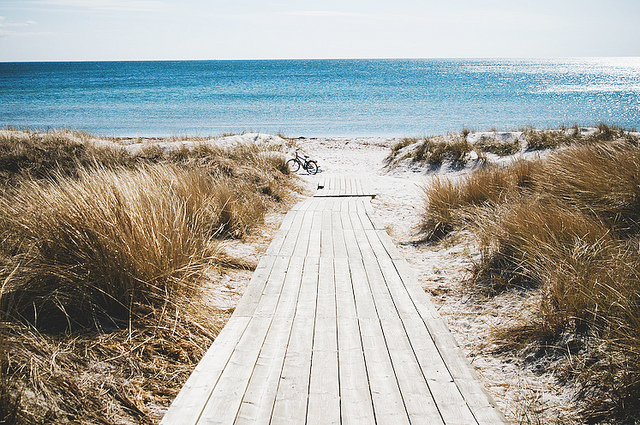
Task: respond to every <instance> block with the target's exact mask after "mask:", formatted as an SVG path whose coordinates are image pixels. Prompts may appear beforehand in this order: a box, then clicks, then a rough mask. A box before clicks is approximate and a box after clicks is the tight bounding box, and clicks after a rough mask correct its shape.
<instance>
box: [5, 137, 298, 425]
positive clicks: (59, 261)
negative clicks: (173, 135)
mask: <svg viewBox="0 0 640 425" xmlns="http://www.w3.org/2000/svg"><path fill="white" fill-rule="evenodd" d="M72 136H73V137H72ZM2 137H3V138H2V140H1V146H2V150H1V151H0V154H1V155H2V157H1V158H0V164H2V165H0V172H1V173H3V175H4V176H6V179H5V180H3V182H4V183H5V184H4V186H3V188H2V191H1V192H0V241H2V243H1V245H0V283H2V286H1V291H0V311H1V314H2V321H3V323H4V325H5V326H4V327H3V328H1V329H0V342H1V343H2V348H4V352H5V353H9V352H10V353H11V355H10V356H4V357H2V359H0V360H2V370H1V373H0V380H1V381H0V418H1V417H6V418H9V419H11V420H12V421H14V423H40V422H42V423H78V422H82V423H120V422H121V420H122V418H123V417H127V418H130V419H129V420H134V421H136V422H139V423H153V422H155V421H156V420H157V419H158V417H159V414H158V409H160V408H162V406H163V405H164V407H166V406H167V405H168V403H169V402H170V401H171V399H172V396H173V395H175V394H176V393H177V391H178V390H179V388H180V386H181V384H182V382H184V380H185V379H186V378H187V376H188V374H189V373H190V370H191V368H192V367H193V366H194V365H195V363H196V362H197V361H198V360H199V359H200V357H201V356H202V355H203V354H204V352H205V350H206V349H207V348H208V346H209V345H210V343H211V341H212V340H213V338H214V337H215V335H216V334H217V332H218V331H219V329H220V328H221V326H222V324H223V323H224V320H226V318H227V317H228V315H229V312H225V311H216V310H214V311H211V310H210V309H209V310H206V306H207V302H206V294H204V293H203V289H202V283H203V281H204V279H205V274H206V273H207V271H208V270H211V269H212V268H216V269H224V268H234V267H251V264H249V263H247V261H245V260H243V259H241V258H240V259H239V258H233V257H232V256H230V255H229V254H227V253H226V251H225V248H224V240H225V239H229V238H234V239H242V238H244V237H246V236H247V235H249V234H250V233H251V232H252V231H253V229H255V228H256V227H258V226H259V225H260V224H261V223H262V222H263V220H264V216H265V214H266V212H267V211H270V210H273V209H274V208H278V205H280V204H282V203H284V202H287V200H288V199H291V197H292V193H293V191H295V190H296V183H295V180H294V177H293V176H291V175H290V174H289V172H288V169H287V167H286V164H285V162H284V159H283V158H282V155H280V154H278V152H277V149H276V151H274V150H272V149H271V148H269V147H265V146H253V145H251V146H243V145H240V146H237V147H236V148H232V149H222V148H216V147H213V146H207V145H202V146H197V147H196V148H195V149H193V150H187V149H182V150H177V151H162V150H160V149H155V148H153V147H149V148H148V149H145V150H143V151H142V152H141V153H140V154H139V155H130V154H128V153H127V152H126V151H125V150H124V149H122V148H118V147H113V148H111V147H104V146H97V145H91V144H89V143H86V141H82V140H77V137H76V135H60V134H45V135H41V134H31V133H26V134H25V133H16V134H15V135H4V136H2ZM3 159H9V160H3Z"/></svg>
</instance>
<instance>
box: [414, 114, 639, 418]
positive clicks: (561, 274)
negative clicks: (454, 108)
mask: <svg viewBox="0 0 640 425" xmlns="http://www.w3.org/2000/svg"><path fill="white" fill-rule="evenodd" d="M600 135H601V136H600ZM563 137H568V136H566V134H565V135H564V136H561V137H560V138H559V140H564V139H563ZM593 137H595V138H597V140H598V141H597V143H592V142H593V140H591V141H585V140H581V141H580V142H579V143H573V144H572V145H570V146H565V147H563V149H560V150H557V151H556V152H553V153H551V154H550V155H549V156H548V157H547V158H546V159H544V160H542V159H541V160H538V161H534V162H525V161H518V162H515V163H513V164H512V165H510V166H506V167H489V168H486V169H480V170H476V171H475V172H474V173H472V174H471V175H469V176H468V177H466V178H463V179H461V180H458V181H456V182H455V183H454V182H452V181H445V180H440V179H435V180H434V182H433V184H432V185H430V186H427V187H425V188H424V191H425V194H426V197H427V199H428V202H427V205H426V208H425V214H424V217H423V229H422V230H423V231H424V232H425V233H427V235H428V236H430V237H431V238H438V237H442V236H443V235H446V234H447V233H448V232H451V231H454V230H456V229H460V228H463V227H464V228H471V229H473V230H474V231H475V234H476V235H477V238H478V241H479V243H480V247H481V253H482V256H481V259H480V261H479V262H478V263H477V264H476V266H475V268H474V270H473V279H472V283H473V285H474V287H475V288H476V289H478V290H481V291H482V292H483V293H485V294H488V295H494V294H498V293H501V292H504V291H513V290H515V291H518V292H520V293H522V294H530V296H531V297H532V298H534V299H537V300H538V301H537V303H536V305H537V307H536V310H535V311H533V312H523V314H522V318H521V319H520V321H519V323H517V324H516V325H513V326H512V327H509V328H507V329H500V330H498V331H496V338H497V342H498V345H500V346H501V347H502V349H505V350H507V349H509V350H518V351H519V352H521V353H522V352H525V353H527V352H529V353H533V355H534V357H536V358H540V357H545V356H546V357H549V358H552V359H553V361H552V362H549V364H551V363H553V364H556V365H561V367H560V368H559V369H558V370H557V373H558V375H559V376H561V377H562V379H565V380H566V381H570V382H574V383H575V384H576V385H578V387H579V388H580V399H579V400H577V401H576V402H577V403H579V404H581V405H582V411H583V415H584V418H583V419H584V420H585V421H586V422H589V423H595V422H603V421H606V422H612V421H613V422H624V423H626V422H625V421H627V422H628V421H631V422H629V423H632V421H633V420H634V418H637V417H638V416H640V402H638V400H640V319H639V318H640V298H639V297H638V294H640V249H639V247H640V244H639V241H640V225H639V224H640V172H639V169H638V164H639V163H640V147H639V146H638V144H637V143H636V142H635V141H634V140H633V139H629V138H626V137H623V133H621V132H620V131H618V130H611V129H609V128H604V127H602V128H599V129H598V131H597V132H596V133H594V136H593ZM600 137H602V139H600ZM529 140H530V139H529ZM603 140H605V141H603ZM545 143H546V142H545ZM561 143H565V142H561Z"/></svg>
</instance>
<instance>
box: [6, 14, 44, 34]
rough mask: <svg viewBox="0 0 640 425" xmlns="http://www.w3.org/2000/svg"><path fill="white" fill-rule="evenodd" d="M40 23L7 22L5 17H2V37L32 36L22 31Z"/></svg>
mask: <svg viewBox="0 0 640 425" xmlns="http://www.w3.org/2000/svg"><path fill="white" fill-rule="evenodd" d="M37 24H38V23H37V22H35V21H22V22H15V21H7V19H6V18H5V17H4V16H0V37H11V36H15V35H25V34H26V35H28V34H32V33H29V32H25V31H22V30H21V29H23V28H27V27H32V26H34V25H37Z"/></svg>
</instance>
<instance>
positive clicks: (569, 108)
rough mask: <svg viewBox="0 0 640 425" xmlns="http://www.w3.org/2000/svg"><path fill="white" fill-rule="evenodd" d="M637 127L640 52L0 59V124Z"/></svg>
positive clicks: (109, 128) (331, 131) (179, 128)
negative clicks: (607, 54)
mask: <svg viewBox="0 0 640 425" xmlns="http://www.w3.org/2000/svg"><path fill="white" fill-rule="evenodd" d="M601 122H604V123H607V124H611V125H618V126H621V127H624V128H628V129H630V128H636V129H640V58H593V59H586V58H581V59H537V60H525V59H523V60H512V59H503V60H500V59H498V60H485V59H477V60H476V59H441V60H438V59H424V60H395V59H393V60H391V59H389V60H257V61H249V60H242V61H175V62H172V61H159V62H153V61H145V62H55V63H54V62H40V63H31V62H30V63H0V126H8V125H10V126H15V127H19V128H20V127H29V128H33V129H50V128H61V127H65V128H73V129H79V130H84V131H87V132H90V133H94V134H98V135H103V136H171V135H177V136H181V135H194V136H214V135H220V134H222V133H230V132H242V131H261V132H268V133H272V134H275V133H282V134H284V135H286V136H290V137H300V136H303V137H315V136H383V137H397V136H421V135H431V134H442V133H447V132H458V131H460V130H462V129H463V128H468V129H471V130H488V129H491V128H495V129H499V130H510V129H518V128H523V127H527V126H535V127H539V128H546V127H557V126H560V125H566V126H571V125H573V124H576V123H577V124H580V125H595V124H598V123H601Z"/></svg>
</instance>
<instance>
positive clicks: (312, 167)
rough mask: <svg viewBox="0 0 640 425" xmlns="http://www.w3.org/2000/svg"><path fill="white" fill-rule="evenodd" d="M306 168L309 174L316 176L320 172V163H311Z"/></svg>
mask: <svg viewBox="0 0 640 425" xmlns="http://www.w3.org/2000/svg"><path fill="white" fill-rule="evenodd" d="M305 166H306V167H305V168H306V170H307V173H309V174H316V173H317V172H318V163H317V162H315V161H309V162H307V163H306V164H305Z"/></svg>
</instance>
